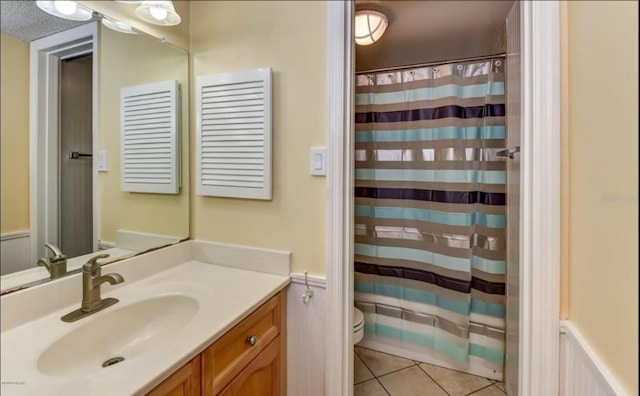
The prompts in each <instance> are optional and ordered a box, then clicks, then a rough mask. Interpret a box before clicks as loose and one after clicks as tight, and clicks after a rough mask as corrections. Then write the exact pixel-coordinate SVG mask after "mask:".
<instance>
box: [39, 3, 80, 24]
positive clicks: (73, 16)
mask: <svg viewBox="0 0 640 396" xmlns="http://www.w3.org/2000/svg"><path fill="white" fill-rule="evenodd" d="M36 5H37V6H38V8H39V9H41V10H42V11H44V12H46V13H47V14H51V15H53V16H57V17H59V18H64V19H69V20H71V21H88V20H90V19H91V18H93V11H91V10H90V9H88V8H86V7H83V6H81V5H80V4H78V3H76V2H75V1H40V0H38V1H36Z"/></svg>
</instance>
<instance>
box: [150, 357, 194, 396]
mask: <svg viewBox="0 0 640 396" xmlns="http://www.w3.org/2000/svg"><path fill="white" fill-rule="evenodd" d="M200 385H201V384H200V355H198V356H196V357H195V358H193V359H192V360H191V361H190V362H189V363H187V364H185V365H184V366H182V367H181V368H179V369H178V371H176V372H175V373H173V374H171V376H169V378H167V379H165V380H164V381H162V383H161V384H160V385H158V386H156V387H155V388H153V390H151V392H149V393H147V396H200V393H201V392H200Z"/></svg>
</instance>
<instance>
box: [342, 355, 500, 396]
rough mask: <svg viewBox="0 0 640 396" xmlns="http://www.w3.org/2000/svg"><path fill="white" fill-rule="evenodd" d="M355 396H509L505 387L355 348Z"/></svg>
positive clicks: (450, 371)
mask: <svg viewBox="0 0 640 396" xmlns="http://www.w3.org/2000/svg"><path fill="white" fill-rule="evenodd" d="M355 352H356V353H355V354H354V356H353V359H354V364H355V367H354V376H353V379H354V381H353V383H354V395H355V396H387V395H389V396H467V395H473V396H505V395H506V393H505V390H504V384H503V383H501V382H496V381H493V380H489V379H486V378H482V377H477V376H475V375H470V374H466V373H462V372H459V371H454V370H448V369H445V368H442V367H437V366H432V365H430V364H426V363H421V362H416V361H413V360H409V359H404V358H401V357H398V356H393V355H388V354H386V353H382V352H377V351H374V350H371V349H366V348H362V347H355Z"/></svg>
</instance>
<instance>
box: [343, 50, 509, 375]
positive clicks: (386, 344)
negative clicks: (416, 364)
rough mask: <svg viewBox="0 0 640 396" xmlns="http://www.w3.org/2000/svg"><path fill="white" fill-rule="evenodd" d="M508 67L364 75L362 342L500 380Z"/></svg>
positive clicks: (358, 174)
mask: <svg viewBox="0 0 640 396" xmlns="http://www.w3.org/2000/svg"><path fill="white" fill-rule="evenodd" d="M504 81H505V79H504V59H503V58H491V59H486V60H482V61H475V62H465V63H452V64H445V65H439V66H430V67H424V68H416V69H409V70H403V71H392V72H380V73H373V74H360V75H358V76H357V78H356V115H355V120H356V121H355V122H356V137H355V139H356V146H355V147H356V152H355V192H354V193H355V208H354V209H355V221H354V223H355V230H354V239H355V249H354V251H355V257H354V261H355V303H356V307H358V308H359V309H360V310H362V311H363V313H364V315H365V338H364V340H363V341H362V343H361V344H360V345H362V346H365V347H366V346H368V347H371V348H374V349H378V350H382V351H384V352H391V353H395V354H398V355H403V356H404V357H407V358H412V359H416V360H422V361H425V362H429V363H435V364H441V365H444V366H447V367H452V368H456V369H458V370H462V371H467V372H470V373H474V374H478V375H485V376H488V377H492V378H500V377H501V375H502V370H503V358H504V340H505V271H506V262H505V257H506V254H505V250H506V242H505V234H506V233H505V227H506V217H505V212H506V207H505V203H506V202H505V201H506V197H505V189H506V185H505V183H506V167H505V162H504V161H502V160H499V159H497V158H496V157H495V153H496V151H498V150H499V149H503V148H504V147H505V137H506V136H505V84H504Z"/></svg>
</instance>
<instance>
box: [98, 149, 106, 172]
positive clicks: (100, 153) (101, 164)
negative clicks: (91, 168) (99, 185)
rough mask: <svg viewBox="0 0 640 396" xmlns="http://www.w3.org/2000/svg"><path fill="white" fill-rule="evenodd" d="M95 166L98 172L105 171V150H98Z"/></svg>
mask: <svg viewBox="0 0 640 396" xmlns="http://www.w3.org/2000/svg"><path fill="white" fill-rule="evenodd" d="M97 167H98V172H106V171H107V152H106V151H98V161H97Z"/></svg>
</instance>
